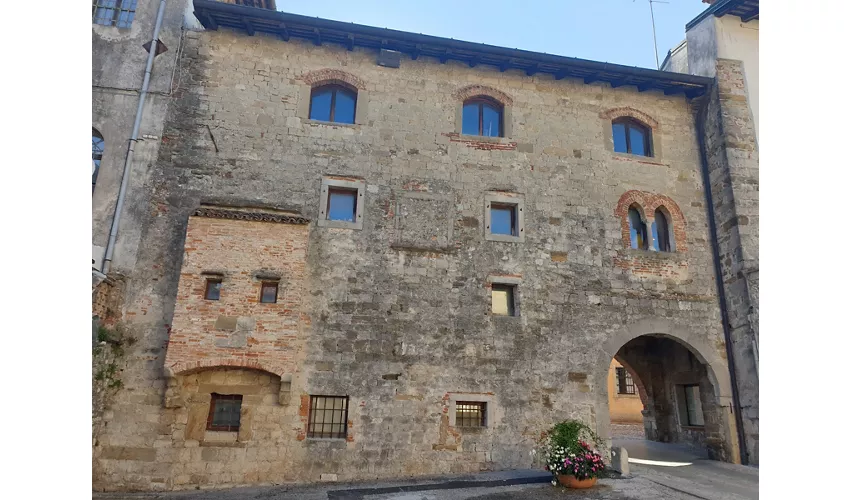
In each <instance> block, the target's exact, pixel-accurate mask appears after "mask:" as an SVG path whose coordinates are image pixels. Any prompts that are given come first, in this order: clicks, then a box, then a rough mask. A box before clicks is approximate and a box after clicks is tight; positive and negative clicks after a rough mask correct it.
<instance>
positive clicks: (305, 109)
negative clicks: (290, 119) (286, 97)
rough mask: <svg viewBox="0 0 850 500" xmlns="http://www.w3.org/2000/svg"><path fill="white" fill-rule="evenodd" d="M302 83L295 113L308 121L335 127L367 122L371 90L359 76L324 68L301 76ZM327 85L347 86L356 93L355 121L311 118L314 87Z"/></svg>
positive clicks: (299, 87)
mask: <svg viewBox="0 0 850 500" xmlns="http://www.w3.org/2000/svg"><path fill="white" fill-rule="evenodd" d="M299 80H300V81H301V83H300V84H299V85H298V107H297V109H296V112H295V115H296V116H297V117H298V118H301V119H302V120H303V121H305V122H308V123H314V124H320V125H328V126H334V127H354V126H357V125H363V124H365V123H366V117H367V116H368V113H369V92H368V91H367V90H366V83H365V82H364V81H363V80H361V79H360V78H358V77H357V76H354V75H352V74H351V73H347V72H345V71H342V70H339V69H333V68H324V69H319V70H314V71H310V72H307V73H305V74H303V75H301V77H299ZM325 85H339V86H342V87H346V88H348V89H350V90H352V91H354V93H355V103H354V123H353V124H352V123H338V122H326V121H321V120H311V119H310V103H311V100H312V95H313V89H314V88H318V87H323V86H325Z"/></svg>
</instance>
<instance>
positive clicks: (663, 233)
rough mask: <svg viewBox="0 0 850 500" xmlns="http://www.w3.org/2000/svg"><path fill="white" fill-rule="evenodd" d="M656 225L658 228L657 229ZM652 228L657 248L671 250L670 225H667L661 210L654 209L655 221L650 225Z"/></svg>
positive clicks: (664, 250) (665, 250) (663, 250)
mask: <svg viewBox="0 0 850 500" xmlns="http://www.w3.org/2000/svg"><path fill="white" fill-rule="evenodd" d="M656 226H657V228H658V229H657V231H656ZM652 228H653V236H654V237H655V241H656V242H657V247H658V250H660V251H662V252H671V251H672V250H673V249H672V245H670V227H669V226H668V225H667V217H666V216H665V215H664V212H662V211H661V210H656V211H655V223H654V224H653V225H652Z"/></svg>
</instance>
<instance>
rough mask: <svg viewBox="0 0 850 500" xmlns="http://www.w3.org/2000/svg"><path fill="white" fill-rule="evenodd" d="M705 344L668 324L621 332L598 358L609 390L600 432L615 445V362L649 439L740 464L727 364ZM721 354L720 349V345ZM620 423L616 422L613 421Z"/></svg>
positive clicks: (602, 405)
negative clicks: (630, 388)
mask: <svg viewBox="0 0 850 500" xmlns="http://www.w3.org/2000/svg"><path fill="white" fill-rule="evenodd" d="M716 347H717V346H714V345H711V344H709V342H708V341H707V339H705V338H703V337H700V336H697V335H693V334H689V333H688V332H686V331H682V330H680V329H677V328H675V327H674V326H673V325H671V324H669V323H668V322H665V321H647V322H643V323H641V324H638V325H633V326H631V327H628V328H623V329H622V330H621V331H619V332H617V334H616V335H614V336H613V337H611V338H610V339H609V341H608V342H607V343H606V344H605V346H604V350H603V352H602V353H600V358H599V368H598V370H599V371H598V372H597V377H598V378H597V381H598V383H600V386H602V387H606V389H607V390H606V391H604V393H603V394H601V395H600V396H599V399H598V404H597V408H599V419H598V431H599V434H600V436H601V437H603V439H605V440H606V441H607V443H608V445H609V446H610V445H611V416H612V414H613V415H614V416H615V417H619V415H618V413H617V408H614V411H613V413H612V405H611V401H612V400H613V399H614V398H612V397H611V395H610V393H609V391H611V390H612V386H613V390H618V391H619V389H620V387H618V385H620V384H622V383H623V381H622V380H621V381H618V382H619V384H618V383H615V384H612V383H611V381H610V379H611V366H612V359H613V360H615V364H616V365H620V366H622V367H623V370H622V371H621V372H620V374H619V376H620V377H621V378H625V374H626V373H627V374H628V376H629V380H628V382H631V383H632V384H633V385H634V392H635V393H636V394H637V395H638V396H639V397H640V399H641V403H642V406H643V411H642V424H643V434H644V437H645V439H647V440H651V441H658V442H662V443H679V444H683V445H687V446H689V447H691V448H692V449H693V450H694V451H695V453H697V454H699V455H701V456H707V457H708V458H712V459H716V460H723V461H727V462H735V463H737V462H739V460H740V457H739V455H738V448H737V445H736V444H737V441H736V440H735V428H734V418H733V415H732V413H731V410H730V404H731V386H730V385H729V378H728V371H727V367H726V364H725V360H724V359H723V358H722V357H721V355H720V353H718V351H717V349H716ZM720 348H721V349H722V346H720ZM615 420H616V419H615Z"/></svg>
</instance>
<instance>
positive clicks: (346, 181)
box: [316, 177, 366, 230]
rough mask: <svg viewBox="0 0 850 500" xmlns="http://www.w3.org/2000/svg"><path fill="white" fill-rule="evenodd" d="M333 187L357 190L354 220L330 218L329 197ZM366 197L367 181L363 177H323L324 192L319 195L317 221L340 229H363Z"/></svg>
mask: <svg viewBox="0 0 850 500" xmlns="http://www.w3.org/2000/svg"><path fill="white" fill-rule="evenodd" d="M332 188H339V189H349V190H353V191H356V192H357V205H356V207H355V209H354V211H355V212H354V216H355V218H356V220H355V221H354V222H348V221H342V220H329V219H328V214H327V212H328V197H329V192H330V190H331V189H332ZM365 198H366V181H365V180H363V179H353V178H343V177H323V178H322V193H321V196H320V197H319V216H318V217H317V219H316V223H317V224H318V226H319V227H330V228H339V229H356V230H361V229H363V207H364V206H365Z"/></svg>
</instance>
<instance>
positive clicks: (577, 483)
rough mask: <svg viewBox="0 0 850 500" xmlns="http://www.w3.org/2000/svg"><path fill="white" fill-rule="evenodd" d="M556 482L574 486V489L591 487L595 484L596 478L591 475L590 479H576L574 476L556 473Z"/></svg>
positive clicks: (569, 486) (570, 486) (568, 486)
mask: <svg viewBox="0 0 850 500" xmlns="http://www.w3.org/2000/svg"><path fill="white" fill-rule="evenodd" d="M558 482H559V483H561V484H562V485H564V486H566V487H567V488H576V489H585V488H591V487H593V485H595V484H596V478H595V477H592V478H590V479H576V477H575V476H566V475H561V474H558Z"/></svg>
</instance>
